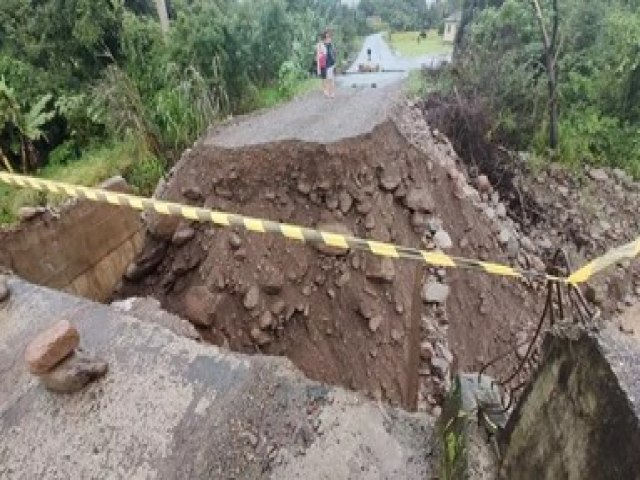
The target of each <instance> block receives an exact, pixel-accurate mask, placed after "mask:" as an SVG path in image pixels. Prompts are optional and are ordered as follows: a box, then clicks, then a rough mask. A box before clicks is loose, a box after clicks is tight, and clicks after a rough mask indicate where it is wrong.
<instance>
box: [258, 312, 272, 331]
mask: <svg viewBox="0 0 640 480" xmlns="http://www.w3.org/2000/svg"><path fill="white" fill-rule="evenodd" d="M258 325H259V326H260V328H261V329H262V330H266V329H268V328H271V327H272V326H273V315H272V314H271V312H270V311H269V310H265V311H264V312H262V315H260V318H259V319H258Z"/></svg>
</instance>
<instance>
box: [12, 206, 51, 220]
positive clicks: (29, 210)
mask: <svg viewBox="0 0 640 480" xmlns="http://www.w3.org/2000/svg"><path fill="white" fill-rule="evenodd" d="M45 211H46V209H45V208H43V207H21V208H20V209H19V210H18V218H19V219H20V220H21V221H23V222H26V221H28V220H31V219H32V218H35V217H37V216H38V215H40V214H41V213H44V212H45Z"/></svg>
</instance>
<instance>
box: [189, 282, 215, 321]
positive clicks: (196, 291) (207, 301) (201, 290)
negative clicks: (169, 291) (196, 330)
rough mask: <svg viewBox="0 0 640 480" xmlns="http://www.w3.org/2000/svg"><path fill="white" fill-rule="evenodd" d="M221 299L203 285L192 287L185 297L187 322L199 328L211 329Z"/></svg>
mask: <svg viewBox="0 0 640 480" xmlns="http://www.w3.org/2000/svg"><path fill="white" fill-rule="evenodd" d="M218 302H219V297H218V296H217V295H214V294H213V293H211V292H210V291H209V290H208V289H207V287H204V286H202V285H199V286H195V287H190V288H189V289H188V290H187V292H186V293H185V295H184V313H185V317H187V320H189V321H190V322H191V323H193V324H194V325H196V326H199V327H210V326H211V325H212V324H213V321H214V319H215V310H216V307H217V304H218Z"/></svg>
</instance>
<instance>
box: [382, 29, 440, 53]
mask: <svg viewBox="0 0 640 480" xmlns="http://www.w3.org/2000/svg"><path fill="white" fill-rule="evenodd" d="M419 34H420V32H395V33H391V34H389V41H390V42H391V47H392V48H393V49H394V50H395V51H397V52H398V53H399V54H400V55H402V56H404V57H420V56H422V55H441V54H448V53H451V52H452V51H453V45H451V44H450V43H446V42H444V41H443V40H442V37H441V36H440V35H438V32H437V31H436V30H429V31H428V32H427V38H426V39H420V41H419V42H418V38H419Z"/></svg>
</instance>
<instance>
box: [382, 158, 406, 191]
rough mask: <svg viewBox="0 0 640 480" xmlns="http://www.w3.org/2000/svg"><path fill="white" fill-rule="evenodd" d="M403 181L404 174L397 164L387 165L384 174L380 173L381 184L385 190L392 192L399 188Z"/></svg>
mask: <svg viewBox="0 0 640 480" xmlns="http://www.w3.org/2000/svg"><path fill="white" fill-rule="evenodd" d="M401 181H402V175H401V174H400V169H399V168H398V166H397V165H396V164H391V165H387V166H385V168H384V170H383V171H382V174H381V175H380V186H381V187H382V189H383V190H386V191H388V192H392V191H394V190H395V189H396V188H398V186H399V185H400V182H401Z"/></svg>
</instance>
